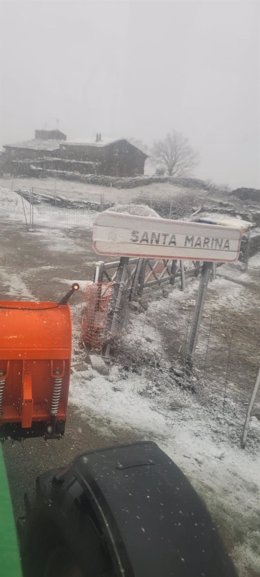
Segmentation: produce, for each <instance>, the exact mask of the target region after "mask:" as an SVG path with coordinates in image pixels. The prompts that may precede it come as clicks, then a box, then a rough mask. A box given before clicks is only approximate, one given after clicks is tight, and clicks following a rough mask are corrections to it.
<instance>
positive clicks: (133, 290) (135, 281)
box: [129, 258, 143, 301]
mask: <svg viewBox="0 0 260 577" xmlns="http://www.w3.org/2000/svg"><path fill="white" fill-rule="evenodd" d="M142 264H143V259H142V258H139V260H138V263H137V265H136V269H135V274H134V279H133V283H132V288H131V291H130V295H129V300H130V301H132V300H134V298H135V295H136V292H137V288H138V282H139V277H140V273H141V270H142Z"/></svg>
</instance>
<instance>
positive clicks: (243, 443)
mask: <svg viewBox="0 0 260 577" xmlns="http://www.w3.org/2000/svg"><path fill="white" fill-rule="evenodd" d="M259 386H260V368H259V371H258V375H257V378H256V382H255V386H254V388H253V391H252V395H251V399H250V403H249V405H248V409H247V414H246V420H245V424H244V429H243V434H242V438H241V447H242V449H244V448H245V446H246V439H247V433H248V428H249V421H250V417H251V412H252V408H253V406H254V402H255V398H256V393H257V391H258V389H259Z"/></svg>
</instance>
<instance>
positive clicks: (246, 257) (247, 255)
mask: <svg viewBox="0 0 260 577" xmlns="http://www.w3.org/2000/svg"><path fill="white" fill-rule="evenodd" d="M250 233H251V230H250V229H249V231H248V234H247V243H246V248H245V271H248V261H249V257H250V240H251V234H250Z"/></svg>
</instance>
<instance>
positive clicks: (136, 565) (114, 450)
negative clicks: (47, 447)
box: [0, 285, 236, 577]
mask: <svg viewBox="0 0 260 577" xmlns="http://www.w3.org/2000/svg"><path fill="white" fill-rule="evenodd" d="M77 288H78V285H73V286H72V288H71V290H70V291H69V293H67V295H65V297H64V298H63V299H62V300H61V301H60V302H59V303H55V302H44V303H38V302H37V303H32V302H13V301H12V302H7V301H5V302H1V303H0V318H1V325H2V334H1V335H0V371H1V379H0V383H1V389H0V392H1V395H0V398H1V420H0V423H1V429H2V436H5V435H4V431H5V429H6V427H9V435H10V436H12V437H13V438H19V437H21V436H36V435H37V436H40V435H44V436H50V437H57V436H59V435H61V434H62V433H63V432H64V426H65V420H66V410H67V398H68V389H69V371H70V360H71V320H70V311H69V307H68V304H67V302H68V299H69V297H70V296H71V294H72V293H73V292H74V291H75V290H77ZM5 434H6V433H5ZM0 492H1V498H0V563H1V571H3V573H1V575H2V574H3V576H8V577H9V576H10V577H22V575H23V577H148V576H149V577H173V575H174V576H175V577H198V576H199V575H200V576H204V577H236V572H235V569H234V567H233V564H232V561H231V560H230V558H229V556H228V554H227V553H226V551H225V549H224V546H223V544H222V542H221V539H220V537H219V535H218V531H217V528H216V526H215V525H214V523H213V521H212V519H211V517H210V515H209V513H208V511H207V509H206V506H205V504H204V503H203V501H202V500H201V499H200V497H199V496H198V495H197V494H196V492H195V491H194V489H193V488H192V486H191V484H190V483H189V481H188V480H187V478H186V477H185V475H184V474H183V473H182V472H181V471H180V469H179V468H178V467H177V466H176V465H175V464H174V463H173V461H172V460H171V459H170V458H169V457H168V456H167V455H166V454H165V453H164V452H163V451H161V449H160V448H159V447H158V446H157V445H156V444H155V443H152V442H140V443H132V444H130V445H124V446H117V447H111V448H107V449H101V450H96V451H91V452H88V453H85V454H83V455H80V456H78V457H77V458H76V459H75V460H74V462H73V463H72V464H71V465H70V466H68V467H66V468H62V469H56V470H52V471H49V472H46V473H43V474H42V475H40V476H39V477H38V478H37V479H36V486H35V494H34V495H33V496H32V497H30V495H26V498H25V509H26V513H25V516H24V517H23V518H20V519H19V522H18V533H19V539H20V547H19V548H18V545H17V538H16V531H15V523H14V519H13V516H12V510H11V501H10V495H9V488H8V483H7V478H6V473H5V464H4V459H3V456H2V452H1V451H0Z"/></svg>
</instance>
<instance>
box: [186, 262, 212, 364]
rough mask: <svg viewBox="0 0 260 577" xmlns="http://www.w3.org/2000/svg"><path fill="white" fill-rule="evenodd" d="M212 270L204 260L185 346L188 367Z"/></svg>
mask: <svg viewBox="0 0 260 577" xmlns="http://www.w3.org/2000/svg"><path fill="white" fill-rule="evenodd" d="M211 270H212V263H211V262H204V263H203V266H202V272H201V279H200V284H199V291H198V296H197V301H196V305H195V309H194V313H193V319H192V323H191V330H190V335H189V342H188V346H187V359H186V362H187V365H188V367H189V368H191V366H192V355H193V352H194V350H195V348H196V345H197V341H198V336H199V328H200V322H201V317H202V312H203V306H204V302H205V298H206V294H207V287H208V282H209V277H210V272H211Z"/></svg>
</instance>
